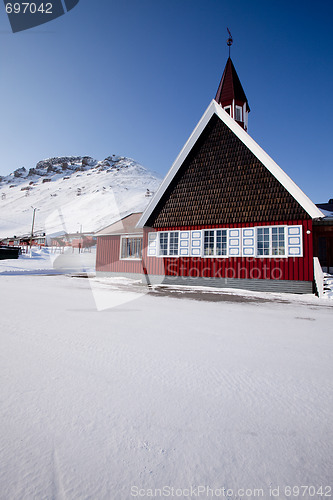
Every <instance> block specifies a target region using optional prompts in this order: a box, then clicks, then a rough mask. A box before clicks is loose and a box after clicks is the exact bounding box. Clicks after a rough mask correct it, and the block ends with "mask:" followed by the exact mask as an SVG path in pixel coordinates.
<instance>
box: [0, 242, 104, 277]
mask: <svg viewBox="0 0 333 500" xmlns="http://www.w3.org/2000/svg"><path fill="white" fill-rule="evenodd" d="M95 267H96V247H92V248H87V249H83V250H82V251H81V252H80V253H79V249H78V248H74V249H73V248H71V247H65V248H64V252H63V253H60V249H59V248H51V247H50V248H47V247H45V248H44V247H42V248H38V247H33V248H32V252H31V254H30V252H29V253H28V254H22V255H20V256H19V258H18V259H6V260H0V275H1V274H2V275H5V274H8V275H14V274H35V275H36V274H64V273H69V272H75V273H78V272H86V273H93V272H95Z"/></svg>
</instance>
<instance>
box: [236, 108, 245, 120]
mask: <svg viewBox="0 0 333 500" xmlns="http://www.w3.org/2000/svg"><path fill="white" fill-rule="evenodd" d="M235 115H236V116H235V119H236V121H238V122H242V121H243V109H242V106H236V109H235Z"/></svg>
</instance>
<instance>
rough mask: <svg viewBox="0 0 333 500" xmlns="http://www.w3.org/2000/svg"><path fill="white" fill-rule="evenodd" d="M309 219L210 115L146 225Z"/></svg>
mask: <svg viewBox="0 0 333 500" xmlns="http://www.w3.org/2000/svg"><path fill="white" fill-rule="evenodd" d="M309 218H310V216H309V215H308V213H307V212H306V211H305V210H304V208H302V207H301V205H300V204H299V203H298V202H297V201H296V200H295V198H294V197H293V196H292V195H291V194H290V193H289V192H288V191H287V189H286V188H285V187H284V186H283V185H282V184H281V183H280V182H279V181H278V180H277V179H276V178H275V176H274V175H273V174H272V173H271V172H269V170H268V169H267V168H266V167H265V166H264V165H263V164H262V163H261V161H260V160H258V158H257V157H256V156H255V155H254V154H253V153H252V152H251V151H250V150H249V149H248V148H247V146H246V145H245V144H244V143H243V142H242V141H241V140H240V139H239V138H238V137H237V136H236V135H235V134H234V133H233V132H232V131H231V130H230V129H229V128H228V127H227V125H226V124H225V123H224V122H222V120H220V119H219V118H218V117H217V116H216V115H213V117H212V118H211V120H210V121H209V123H208V125H207V126H206V128H205V130H204V132H203V133H202V134H201V136H200V138H199V139H198V141H197V142H196V144H195V146H194V147H193V149H192V151H191V152H190V154H189V155H188V156H187V158H186V159H185V161H184V163H183V164H182V167H181V168H180V169H179V170H178V172H177V174H176V175H175V177H174V178H173V180H172V181H171V183H170V184H169V186H168V188H167V189H166V191H165V193H164V194H163V196H162V198H161V200H160V201H159V203H158V205H157V206H156V208H155V210H154V211H153V213H152V214H151V216H150V217H149V219H148V221H147V224H146V225H147V226H151V227H154V228H163V227H181V226H207V225H212V224H221V225H224V224H239V223H265V222H270V223H271V222H277V221H285V220H304V219H309Z"/></svg>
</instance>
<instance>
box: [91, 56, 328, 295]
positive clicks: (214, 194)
mask: <svg viewBox="0 0 333 500" xmlns="http://www.w3.org/2000/svg"><path fill="white" fill-rule="evenodd" d="M249 112H250V108H249V104H248V100H247V98H246V95H245V92H244V90H243V87H242V85H241V83H240V80H239V78H238V75H237V73H236V70H235V67H234V65H233V63H232V61H231V59H230V57H229V58H228V61H227V64H226V67H225V69H224V72H223V75H222V79H221V82H220V84H219V87H218V90H217V94H216V96H215V99H213V100H212V101H211V103H210V104H209V106H208V108H207V109H206V111H205V113H204V114H203V116H202V118H201V119H200V121H199V123H198V124H197V126H196V128H195V129H194V131H193V133H192V134H191V136H190V138H189V139H188V141H187V142H186V144H185V146H184V147H183V149H182V151H181V152H180V154H179V156H178V157H177V159H176V161H175V162H174V164H173V165H172V167H171V169H170V170H169V172H168V174H167V175H166V177H165V179H164V180H163V182H162V184H161V186H160V188H159V189H158V191H157V192H156V193H155V196H154V197H153V199H152V201H151V203H150V204H149V206H148V207H147V209H146V211H145V212H144V213H143V214H142V215H141V217H140V219H139V221H138V222H137V224H136V225H135V226H134V225H133V227H132V228H131V227H128V221H126V220H125V225H123V230H122V232H121V234H120V233H119V234H118V235H116V234H113V235H112V234H110V232H109V234H107V233H108V231H106V232H105V231H104V234H102V232H101V233H98V234H97V236H98V244H97V263H96V270H97V272H108V273H113V274H122V275H124V273H129V274H130V275H131V276H143V277H144V279H145V280H147V281H148V282H150V283H154V282H162V281H163V283H170V284H184V285H189V284H193V285H208V286H217V287H228V288H241V289H250V290H261V291H277V292H295V293H312V291H313V281H314V271H313V268H314V266H313V257H314V252H313V231H314V229H315V227H316V226H315V225H314V222H315V223H316V221H319V220H323V218H324V214H323V213H322V211H321V210H320V209H319V208H318V207H317V206H316V205H314V203H313V202H312V201H311V200H310V199H309V198H308V197H307V196H306V195H305V194H304V193H303V192H302V191H301V189H300V188H299V187H298V186H297V185H296V184H295V183H294V182H293V181H292V180H291V179H290V178H289V177H288V175H287V174H286V173H285V172H284V171H283V170H282V169H281V168H280V167H279V166H278V165H277V164H276V163H275V162H274V161H273V160H272V159H271V158H270V157H269V156H268V154H267V153H265V151H263V149H261V147H260V146H259V145H258V144H257V143H256V142H255V141H254V140H253V139H252V138H251V137H250V136H249V134H248V133H247V126H248V114H249ZM131 217H132V220H133V221H136V220H137V218H138V216H137V217H133V216H131ZM125 219H127V218H125ZM119 224H122V223H121V221H120V222H119ZM126 224H127V226H126ZM125 226H126V228H125ZM111 229H112V228H111ZM115 236H117V237H118V239H119V242H118V244H114V241H115V240H114V238H115ZM112 238H113V247H112V245H111V240H112ZM135 240H138V241H139V240H140V243H138V242H135ZM112 248H113V250H112ZM138 248H140V251H139V252H138V251H137V249H138ZM108 249H109V250H108ZM133 261H136V263H137V264H136V265H133ZM138 264H139V266H138ZM139 268H140V269H139ZM133 271H134V272H133Z"/></svg>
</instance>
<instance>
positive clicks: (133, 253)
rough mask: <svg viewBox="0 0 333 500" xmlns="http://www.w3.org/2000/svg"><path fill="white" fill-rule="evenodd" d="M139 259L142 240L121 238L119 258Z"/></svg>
mask: <svg viewBox="0 0 333 500" xmlns="http://www.w3.org/2000/svg"><path fill="white" fill-rule="evenodd" d="M141 257H142V238H122V241H121V258H122V259H141Z"/></svg>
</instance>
